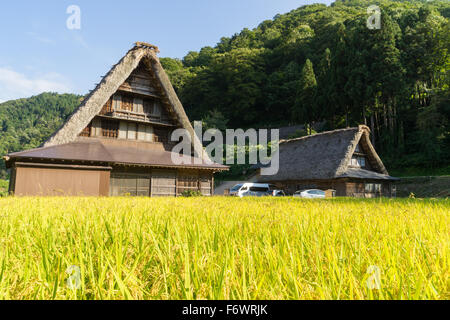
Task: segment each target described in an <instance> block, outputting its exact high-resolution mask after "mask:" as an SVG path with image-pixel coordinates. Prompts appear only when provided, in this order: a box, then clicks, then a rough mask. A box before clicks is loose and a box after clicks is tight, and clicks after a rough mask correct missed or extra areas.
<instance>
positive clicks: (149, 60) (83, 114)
mask: <svg viewBox="0 0 450 320" xmlns="http://www.w3.org/2000/svg"><path fill="white" fill-rule="evenodd" d="M158 52H159V51H158V48H157V47H155V46H152V45H149V44H146V43H142V42H137V43H136V45H135V46H134V47H133V48H132V49H131V50H129V51H128V52H127V54H126V55H125V56H124V57H123V58H122V59H121V60H120V61H119V63H117V64H116V65H114V66H113V67H112V69H111V70H110V71H109V72H108V73H107V74H106V75H105V76H104V77H103V79H102V81H101V82H100V83H99V84H98V85H97V86H96V88H95V89H94V90H93V91H91V93H90V94H89V95H88V96H87V97H86V99H85V100H84V101H83V102H82V103H81V104H80V106H79V107H78V108H77V109H76V110H75V111H74V112H73V113H72V115H71V116H70V117H69V119H68V120H67V121H66V122H65V123H64V124H63V125H62V126H61V127H60V128H59V129H58V130H57V131H56V132H55V133H54V134H53V135H52V136H51V137H50V138H49V139H48V140H47V141H46V142H45V143H44V144H43V147H50V146H55V145H60V144H67V143H70V142H73V141H75V140H76V138H77V137H78V135H79V134H80V132H81V131H82V130H83V129H84V128H85V127H86V126H87V125H88V124H89V123H90V121H91V120H92V119H93V118H94V117H95V116H96V115H97V114H98V113H99V112H100V111H101V109H102V108H103V106H104V105H105V103H106V102H107V101H108V99H109V98H110V97H111V96H112V95H113V94H114V93H115V92H116V91H117V90H118V89H119V87H120V86H121V85H122V84H123V83H124V82H125V81H126V79H127V78H128V77H129V76H130V74H131V73H132V72H133V71H134V70H135V69H136V68H137V67H138V65H139V63H140V62H141V61H144V62H145V63H146V65H147V66H148V68H149V69H150V72H152V73H153V75H154V77H155V78H156V80H157V82H158V86H159V88H160V89H161V90H160V91H161V94H162V100H163V101H164V102H165V103H166V105H168V106H169V111H170V112H171V113H172V114H174V116H175V117H176V118H177V120H178V123H179V124H180V126H181V127H182V128H185V129H186V130H188V132H189V133H190V134H191V136H192V137H193V138H194V141H193V144H197V146H201V143H200V141H199V140H198V137H197V136H196V135H195V133H194V130H193V128H192V126H191V123H190V122H189V119H188V117H187V115H186V112H185V111H184V108H183V106H182V104H181V102H180V100H179V99H178V97H177V95H176V93H175V90H174V89H173V87H172V84H171V83H170V80H169V78H168V76H167V74H166V72H165V71H164V69H163V67H162V65H161V63H160V61H159V58H158V57H157V55H156V54H157V53H158ZM194 149H195V150H203V149H201V147H194ZM203 158H204V159H207V160H209V158H208V156H207V155H206V152H203Z"/></svg>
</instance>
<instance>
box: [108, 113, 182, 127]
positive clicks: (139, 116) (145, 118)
mask: <svg viewBox="0 0 450 320" xmlns="http://www.w3.org/2000/svg"><path fill="white" fill-rule="evenodd" d="M101 116H103V117H108V118H114V119H120V120H127V121H136V122H141V123H149V124H154V125H161V126H170V127H172V126H175V125H174V124H173V123H171V122H170V121H169V119H164V118H161V117H157V116H153V115H150V114H146V113H141V112H134V111H128V110H112V111H110V112H103V113H102V114H101Z"/></svg>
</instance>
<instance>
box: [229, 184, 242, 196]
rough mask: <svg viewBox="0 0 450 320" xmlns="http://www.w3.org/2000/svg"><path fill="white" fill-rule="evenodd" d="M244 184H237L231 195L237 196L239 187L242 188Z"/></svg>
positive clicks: (231, 190)
mask: <svg viewBox="0 0 450 320" xmlns="http://www.w3.org/2000/svg"><path fill="white" fill-rule="evenodd" d="M243 185H244V184H243V183H239V184H237V185H235V186H234V187H233V188H231V189H230V193H229V195H230V196H237V193H238V191H239V189H241V188H242V186H243Z"/></svg>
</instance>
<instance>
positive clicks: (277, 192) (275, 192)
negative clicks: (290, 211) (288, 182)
mask: <svg viewBox="0 0 450 320" xmlns="http://www.w3.org/2000/svg"><path fill="white" fill-rule="evenodd" d="M272 196H273V197H285V196H286V194H285V193H284V191H283V190H272Z"/></svg>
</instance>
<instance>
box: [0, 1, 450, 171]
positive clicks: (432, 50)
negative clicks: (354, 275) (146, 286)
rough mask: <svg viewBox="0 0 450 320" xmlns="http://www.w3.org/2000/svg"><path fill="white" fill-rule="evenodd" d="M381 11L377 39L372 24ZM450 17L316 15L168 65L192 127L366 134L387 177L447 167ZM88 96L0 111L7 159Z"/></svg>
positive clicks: (352, 4)
mask: <svg viewBox="0 0 450 320" xmlns="http://www.w3.org/2000/svg"><path fill="white" fill-rule="evenodd" d="M373 4H377V5H378V6H379V7H380V8H381V11H382V12H381V29H378V30H377V29H375V30H369V29H368V28H367V25H366V21H367V18H368V16H369V15H368V14H367V8H368V7H369V5H373ZM449 18H450V2H449V1H443V0H437V1H374V0H370V1H357V0H352V1H336V2H335V3H334V4H333V5H331V6H328V7H327V6H326V5H322V4H315V5H308V6H303V7H301V8H298V9H296V10H293V11H291V12H289V13H287V14H280V15H277V16H276V17H275V18H274V19H273V20H267V21H263V22H262V23H261V24H260V25H259V26H258V27H257V28H255V29H253V30H249V29H244V30H242V31H241V32H240V33H238V34H235V35H233V36H232V37H230V38H222V39H220V41H219V43H218V44H217V45H216V46H215V47H214V48H213V47H204V48H202V49H201V50H200V51H199V52H189V53H188V54H187V55H186V56H185V57H184V58H183V59H182V60H177V59H171V58H161V61H162V63H163V65H164V67H165V68H166V71H167V72H168V74H169V76H170V78H171V80H172V82H173V84H174V87H175V89H176V91H177V93H178V94H179V97H180V99H181V101H182V103H183V105H184V107H185V109H186V111H187V113H188V116H189V118H190V119H191V120H200V119H202V120H203V121H204V122H205V124H206V126H210V127H217V128H219V129H224V128H225V127H228V128H239V127H240V128H250V127H253V128H262V127H278V126H286V125H292V124H305V125H307V126H308V125H310V124H311V123H317V122H323V123H324V124H325V125H324V126H323V128H322V130H329V129H335V128H342V127H345V126H354V125H357V124H367V125H368V126H369V127H371V129H372V132H373V139H374V143H375V146H376V148H377V150H378V151H379V153H381V156H382V158H383V160H384V161H385V163H386V165H387V166H388V168H389V169H396V168H400V167H402V168H403V167H412V168H414V167H420V168H439V167H445V166H448V159H450V121H449V118H450V102H449V101H450V90H449V85H450V74H449V70H450V60H449V46H450V30H449V29H450V27H449ZM211 27H212V28H213V27H214V26H211ZM194 36H195V35H194ZM81 98H82V97H81V96H76V95H69V94H65V95H58V94H52V93H44V94H41V95H39V96H35V97H32V98H29V99H19V100H15V101H9V102H5V103H3V104H0V141H1V142H0V156H3V155H5V154H6V153H8V152H13V151H19V150H24V149H28V148H33V147H36V146H38V145H40V144H41V143H42V142H43V141H44V140H45V139H46V138H47V137H49V136H50V135H51V133H52V132H53V131H54V130H56V129H57V128H58V127H59V126H60V125H61V124H62V122H63V120H65V119H66V118H67V116H68V115H69V114H70V113H71V112H72V111H73V109H74V108H75V107H76V106H77V105H78V104H79V102H80V100H81ZM5 174H6V173H5V171H4V164H3V161H0V178H1V176H4V175H5Z"/></svg>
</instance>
